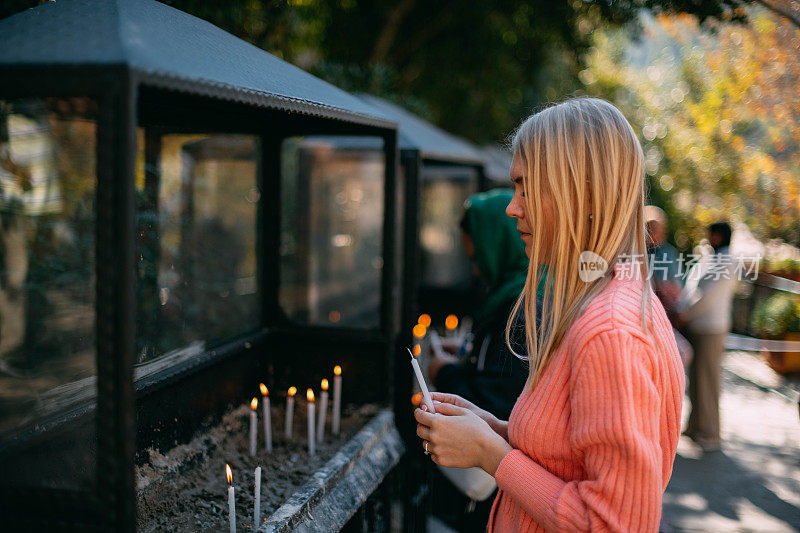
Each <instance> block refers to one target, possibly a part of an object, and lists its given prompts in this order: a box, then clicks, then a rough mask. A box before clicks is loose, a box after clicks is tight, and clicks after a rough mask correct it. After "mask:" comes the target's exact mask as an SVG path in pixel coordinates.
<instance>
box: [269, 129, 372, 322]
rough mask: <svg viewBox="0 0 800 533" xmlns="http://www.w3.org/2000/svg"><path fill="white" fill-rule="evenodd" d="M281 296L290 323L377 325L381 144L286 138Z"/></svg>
mask: <svg viewBox="0 0 800 533" xmlns="http://www.w3.org/2000/svg"><path fill="white" fill-rule="evenodd" d="M281 164H282V172H281V174H282V187H281V190H282V195H281V250H280V256H281V263H280V271H281V284H280V291H279V298H280V303H281V306H282V308H283V310H284V312H285V313H286V314H287V315H288V316H289V318H291V319H292V320H294V321H297V322H301V323H306V324H316V325H330V326H341V327H353V328H375V327H378V326H379V325H380V287H381V274H382V271H383V257H382V247H383V202H384V200H383V191H384V181H385V156H384V153H383V141H382V139H380V138H373V137H347V136H342V137H338V136H337V137H307V138H299V137H296V138H292V139H287V140H286V141H284V144H283V150H282V156H281Z"/></svg>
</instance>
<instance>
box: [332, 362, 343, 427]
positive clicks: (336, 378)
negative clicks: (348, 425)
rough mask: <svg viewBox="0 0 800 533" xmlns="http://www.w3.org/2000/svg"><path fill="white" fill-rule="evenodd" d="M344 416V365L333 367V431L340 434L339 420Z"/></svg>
mask: <svg viewBox="0 0 800 533" xmlns="http://www.w3.org/2000/svg"><path fill="white" fill-rule="evenodd" d="M341 416H342V367H340V366H339V365H336V366H335V367H333V417H332V419H331V433H333V434H334V435H338V434H339V422H340V418H341Z"/></svg>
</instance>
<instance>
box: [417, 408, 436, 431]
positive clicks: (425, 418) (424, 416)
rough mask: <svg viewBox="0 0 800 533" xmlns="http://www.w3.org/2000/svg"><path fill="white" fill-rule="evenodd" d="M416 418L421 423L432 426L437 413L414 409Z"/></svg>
mask: <svg viewBox="0 0 800 533" xmlns="http://www.w3.org/2000/svg"><path fill="white" fill-rule="evenodd" d="M414 418H415V419H416V421H417V422H419V423H420V424H422V425H424V426H428V427H431V425H432V424H433V421H434V420H435V419H436V415H435V414H433V413H428V412H425V411H423V410H422V409H414Z"/></svg>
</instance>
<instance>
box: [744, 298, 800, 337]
mask: <svg viewBox="0 0 800 533" xmlns="http://www.w3.org/2000/svg"><path fill="white" fill-rule="evenodd" d="M750 327H751V328H753V329H754V330H755V331H756V332H757V333H758V334H759V335H763V336H765V337H767V338H780V337H783V335H784V334H786V333H800V298H798V297H797V295H795V294H788V293H778V294H775V295H773V296H771V297H770V298H768V299H766V300H763V301H761V302H759V304H758V305H757V306H756V308H755V309H754V310H753V314H752V315H751V317H750Z"/></svg>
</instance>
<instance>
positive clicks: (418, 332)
mask: <svg viewBox="0 0 800 533" xmlns="http://www.w3.org/2000/svg"><path fill="white" fill-rule="evenodd" d="M427 332H428V328H426V327H425V326H423V325H422V324H417V325H416V326H414V336H415V337H416V338H418V339H421V338H422V337H424V336H425V333H427Z"/></svg>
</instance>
